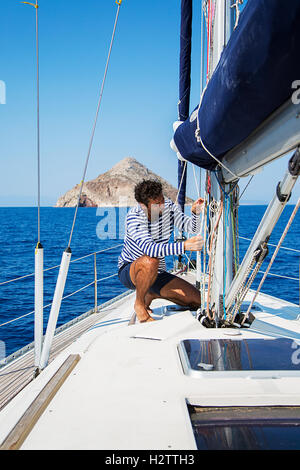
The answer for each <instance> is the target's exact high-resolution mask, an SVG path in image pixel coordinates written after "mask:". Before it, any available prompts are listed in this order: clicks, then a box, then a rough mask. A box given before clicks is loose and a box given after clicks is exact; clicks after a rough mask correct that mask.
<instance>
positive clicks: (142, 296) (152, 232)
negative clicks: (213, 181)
mask: <svg viewBox="0 0 300 470" xmlns="http://www.w3.org/2000/svg"><path fill="white" fill-rule="evenodd" d="M135 199H136V201H137V202H138V205H137V206H136V207H134V208H132V209H131V210H130V211H129V212H128V214H127V218H126V235H125V240H124V246H123V249H122V252H121V255H120V257H119V263H118V265H119V279H120V281H121V282H122V284H123V285H124V286H125V287H127V288H128V289H132V290H136V300H135V304H134V308H135V312H136V315H137V318H138V320H139V321H140V322H148V321H153V318H152V317H151V316H150V313H151V312H152V311H151V309H150V304H151V302H152V300H153V299H156V298H163V299H167V300H170V301H172V302H174V303H176V304H178V305H182V306H190V307H192V308H195V309H197V308H198V307H200V303H201V302H200V293H199V291H198V290H197V289H196V288H195V287H194V286H193V285H191V284H190V283H188V282H187V281H185V280H184V279H182V278H179V277H177V276H175V275H173V274H170V273H168V272H167V271H166V264H165V256H170V255H182V254H184V252H185V251H200V250H201V249H202V246H203V239H202V237H201V236H200V235H198V236H194V237H192V238H190V239H188V240H185V241H179V242H176V243H169V240H170V237H171V235H172V233H173V230H174V226H175V227H177V228H179V230H181V231H185V232H187V233H191V234H195V233H197V229H198V232H199V227H198V225H199V224H198V220H199V213H200V212H201V210H202V208H203V202H204V201H203V199H201V198H199V199H198V200H197V201H195V202H194V204H193V205H192V217H188V216H186V215H185V214H183V212H182V211H181V210H180V209H179V207H178V206H176V205H175V204H174V203H173V202H172V201H171V200H170V199H167V198H164V196H163V192H162V185H161V183H159V182H158V181H155V180H143V181H142V182H141V183H139V184H137V185H136V187H135Z"/></svg>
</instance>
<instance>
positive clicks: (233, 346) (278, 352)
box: [178, 338, 300, 376]
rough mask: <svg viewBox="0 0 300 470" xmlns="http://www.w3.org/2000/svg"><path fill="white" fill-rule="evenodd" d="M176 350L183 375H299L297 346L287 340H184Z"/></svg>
mask: <svg viewBox="0 0 300 470" xmlns="http://www.w3.org/2000/svg"><path fill="white" fill-rule="evenodd" d="M178 349H179V354H180V358H181V362H182V365H183V369H184V372H185V373H186V374H187V375H194V376H197V375H199V374H200V375H203V373H205V374H210V375H213V373H216V372H223V373H224V372H226V374H228V373H229V372H234V373H237V372H243V371H244V372H247V371H257V372H258V371H269V372H272V371H281V372H288V373H299V372H300V344H298V343H296V342H295V341H294V340H291V339H287V338H275V339H211V340H198V339H186V340H183V341H182V342H181V343H180V344H179V348H178ZM297 375H298V374H297Z"/></svg>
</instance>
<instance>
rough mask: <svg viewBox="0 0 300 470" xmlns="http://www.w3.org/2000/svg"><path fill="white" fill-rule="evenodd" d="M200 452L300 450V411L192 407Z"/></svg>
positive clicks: (190, 407) (266, 408)
mask: <svg viewBox="0 0 300 470" xmlns="http://www.w3.org/2000/svg"><path fill="white" fill-rule="evenodd" d="M188 408H189V414H190V419H191V423H192V427H193V432H194V436H195V440H196V444H197V448H198V450H205V449H207V450H250V449H251V450H275V449H276V450H299V448H300V444H299V442H300V408H299V407H287V406H277V407H276V406H272V407H268V406H264V407H212V408H210V407H192V406H189V407H188Z"/></svg>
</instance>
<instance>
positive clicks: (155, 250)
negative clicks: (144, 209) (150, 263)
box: [127, 215, 185, 258]
mask: <svg viewBox="0 0 300 470" xmlns="http://www.w3.org/2000/svg"><path fill="white" fill-rule="evenodd" d="M127 233H128V235H129V237H130V238H131V239H132V240H134V242H135V243H136V245H137V246H138V247H139V249H140V250H141V251H142V252H143V253H145V255H148V256H150V257H151V258H164V257H165V256H172V255H183V253H184V250H185V247H184V242H177V243H156V242H155V241H153V239H152V238H151V237H150V235H149V232H148V226H147V223H145V222H144V221H143V220H142V219H141V218H139V217H137V216H136V215H131V216H129V217H127Z"/></svg>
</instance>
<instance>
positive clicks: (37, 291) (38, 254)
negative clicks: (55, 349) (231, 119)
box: [34, 243, 44, 367]
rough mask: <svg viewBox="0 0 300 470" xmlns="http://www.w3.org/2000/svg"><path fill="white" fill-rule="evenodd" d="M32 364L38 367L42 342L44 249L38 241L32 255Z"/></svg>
mask: <svg viewBox="0 0 300 470" xmlns="http://www.w3.org/2000/svg"><path fill="white" fill-rule="evenodd" d="M34 261H35V270H34V365H35V366H36V367H39V364H40V359H41V352H42V342H43V303H44V302H43V292H44V282H43V276H44V273H43V265H44V249H43V246H42V244H41V243H38V244H37V246H36V249H35V255H34Z"/></svg>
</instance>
